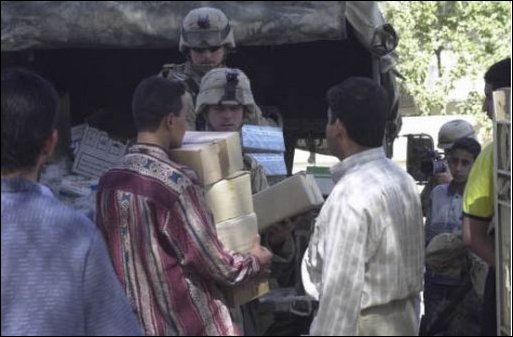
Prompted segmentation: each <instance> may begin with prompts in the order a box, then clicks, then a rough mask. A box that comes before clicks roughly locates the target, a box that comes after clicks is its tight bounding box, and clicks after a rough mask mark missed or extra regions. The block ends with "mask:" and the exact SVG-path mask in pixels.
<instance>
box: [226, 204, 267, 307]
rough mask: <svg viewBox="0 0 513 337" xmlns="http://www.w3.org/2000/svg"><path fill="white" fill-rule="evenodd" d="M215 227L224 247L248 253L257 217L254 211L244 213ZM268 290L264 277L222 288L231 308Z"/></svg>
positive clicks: (256, 228)
mask: <svg viewBox="0 0 513 337" xmlns="http://www.w3.org/2000/svg"><path fill="white" fill-rule="evenodd" d="M216 228H217V236H218V238H219V240H220V241H221V242H222V243H223V244H224V245H225V247H226V248H228V249H230V250H233V251H236V252H239V253H248V252H249V251H250V250H251V247H252V246H253V240H254V239H255V237H256V235H257V234H258V224H257V217H256V215H255V213H252V214H248V215H244V216H241V217H239V218H236V219H231V220H228V221H224V222H221V223H218V224H217V225H216ZM268 292H269V282H268V280H267V279H266V278H256V279H255V278H254V279H250V280H248V281H246V282H244V283H242V284H240V285H238V286H236V287H232V288H224V289H223V293H224V296H225V299H226V301H227V303H228V306H230V307H232V308H235V307H238V306H240V305H242V304H245V303H247V302H250V301H252V300H254V299H255V298H258V297H260V296H263V295H265V294H267V293H268Z"/></svg>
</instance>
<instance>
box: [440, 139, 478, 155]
mask: <svg viewBox="0 0 513 337" xmlns="http://www.w3.org/2000/svg"><path fill="white" fill-rule="evenodd" d="M455 150H465V151H467V152H469V153H471V154H472V156H473V157H474V159H476V158H477V156H478V155H479V153H480V152H481V145H479V142H478V141H477V140H475V139H474V138H471V137H463V138H460V139H458V140H456V141H455V142H454V144H453V145H452V146H451V148H450V149H449V150H448V151H447V153H448V154H451V152H453V151H455Z"/></svg>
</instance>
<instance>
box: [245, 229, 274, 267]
mask: <svg viewBox="0 0 513 337" xmlns="http://www.w3.org/2000/svg"><path fill="white" fill-rule="evenodd" d="M249 252H250V254H251V255H253V256H255V257H256V258H257V260H258V263H259V264H260V273H261V274H269V273H270V270H271V260H272V257H273V254H271V252H270V251H269V250H268V249H267V248H265V247H262V246H261V245H260V235H257V236H256V237H255V240H254V241H253V247H252V248H251V250H250V251H249Z"/></svg>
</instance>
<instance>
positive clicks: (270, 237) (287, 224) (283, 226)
mask: <svg viewBox="0 0 513 337" xmlns="http://www.w3.org/2000/svg"><path fill="white" fill-rule="evenodd" d="M302 219H303V217H302V216H298V217H295V218H293V219H287V220H285V221H282V222H279V223H277V224H274V225H272V226H271V227H269V229H268V230H267V233H268V234H267V241H268V242H269V246H270V247H271V249H272V250H273V251H274V252H277V251H279V250H280V248H281V247H282V246H283V244H284V243H285V241H287V239H288V238H289V237H291V236H292V231H293V230H294V227H295V226H296V224H297V223H298V221H301V220H302Z"/></svg>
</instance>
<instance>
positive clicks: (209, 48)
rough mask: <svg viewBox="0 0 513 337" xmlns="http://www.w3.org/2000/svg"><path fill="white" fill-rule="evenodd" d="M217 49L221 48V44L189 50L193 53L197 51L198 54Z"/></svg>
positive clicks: (213, 51)
mask: <svg viewBox="0 0 513 337" xmlns="http://www.w3.org/2000/svg"><path fill="white" fill-rule="evenodd" d="M219 49H221V46H217V47H208V48H191V50H193V51H194V52H195V53H199V54H203V53H204V52H206V51H207V50H208V51H209V52H211V53H215V52H216V51H218V50H219Z"/></svg>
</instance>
